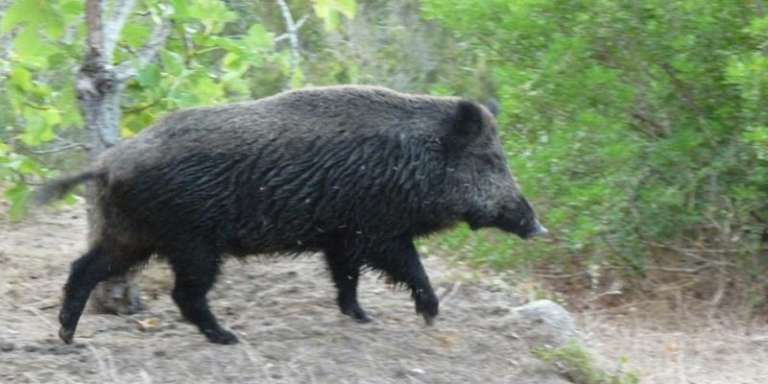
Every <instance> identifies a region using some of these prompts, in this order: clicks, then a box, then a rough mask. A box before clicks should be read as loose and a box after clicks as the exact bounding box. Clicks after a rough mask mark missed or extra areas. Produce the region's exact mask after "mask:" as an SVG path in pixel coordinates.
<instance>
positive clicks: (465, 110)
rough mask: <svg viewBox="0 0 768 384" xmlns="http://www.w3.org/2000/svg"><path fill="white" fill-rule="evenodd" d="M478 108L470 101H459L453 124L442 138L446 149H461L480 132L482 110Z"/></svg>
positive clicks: (481, 127)
mask: <svg viewBox="0 0 768 384" xmlns="http://www.w3.org/2000/svg"><path fill="white" fill-rule="evenodd" d="M480 108H481V107H480V106H479V105H477V104H475V103H473V102H471V101H464V100H462V101H460V102H459V104H458V106H457V107H456V112H455V115H454V118H453V124H452V125H451V127H450V128H449V130H448V133H447V134H446V135H445V138H444V139H443V142H444V143H445V147H446V149H448V150H449V151H456V150H461V149H463V148H464V147H466V146H467V145H468V144H469V143H471V142H472V140H474V139H475V138H476V137H477V136H478V135H479V134H480V131H481V130H482V129H483V112H482V110H481V109H480Z"/></svg>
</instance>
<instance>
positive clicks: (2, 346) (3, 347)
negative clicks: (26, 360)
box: [0, 342, 16, 352]
mask: <svg viewBox="0 0 768 384" xmlns="http://www.w3.org/2000/svg"><path fill="white" fill-rule="evenodd" d="M14 349H16V346H15V345H14V344H13V343H8V342H4V343H0V351H3V352H11V351H13V350H14Z"/></svg>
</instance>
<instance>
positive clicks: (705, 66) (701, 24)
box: [0, 0, 768, 308]
mask: <svg viewBox="0 0 768 384" xmlns="http://www.w3.org/2000/svg"><path fill="white" fill-rule="evenodd" d="M136 3H137V6H136V8H135V9H134V10H133V11H132V12H131V13H130V15H129V22H128V23H127V24H126V27H125V29H124V30H123V32H122V34H121V36H120V39H119V43H118V45H117V50H116V53H115V58H114V60H115V62H125V63H129V65H135V66H136V68H135V69H136V71H137V76H136V77H135V79H133V80H131V81H130V82H129V83H128V84H127V86H126V88H125V90H124V93H123V99H122V110H123V115H122V118H121V123H120V132H121V135H122V137H124V138H128V137H130V136H132V135H135V134H136V133H137V132H138V131H140V130H141V129H143V128H145V127H146V126H148V125H149V124H150V123H151V122H152V121H154V120H155V119H157V118H158V117H159V116H161V115H162V114H164V113H167V112H168V111H172V110H175V109H179V108H184V107H189V106H193V105H201V104H206V105H208V104H216V103H223V102H227V101H235V100H242V99H250V98H257V97H261V96H266V95H270V94H273V93H276V92H278V91H280V90H283V89H287V88H292V87H301V86H306V85H325V84H339V83H372V84H380V85H385V86H389V87H392V88H395V89H398V90H402V91H409V92H424V93H432V94H455V95H463V96H467V97H472V98H475V99H479V100H488V99H495V100H497V101H498V102H499V104H500V105H501V112H502V114H501V117H500V127H501V132H502V136H503V140H504V145H505V148H506V151H507V154H508V157H509V160H510V164H511V168H512V170H513V173H514V174H515V175H516V177H517V178H518V181H519V182H520V184H521V185H522V186H523V189H524V191H525V193H526V195H528V196H529V197H530V199H531V200H532V201H533V202H534V206H535V207H537V209H538V211H539V214H540V215H541V216H542V221H543V222H545V223H546V225H547V226H548V227H550V228H551V229H552V230H553V232H554V237H553V238H552V239H550V240H549V241H543V242H536V243H531V244H525V245H523V244H520V241H519V240H515V239H513V238H511V237H509V236H503V235H500V234H499V233H496V232H493V231H483V232H479V233H472V232H470V231H469V230H468V229H467V228H466V227H460V228H458V229H456V230H455V231H452V232H450V233H447V234H444V235H441V236H438V237H436V238H433V239H430V240H428V241H426V242H424V244H423V245H424V247H427V248H428V250H429V251H434V250H438V251H440V252H443V253H451V254H454V255H457V256H458V257H461V258H465V259H469V260H471V261H473V262H478V263H483V264H488V265H492V266H495V267H501V268H511V269H514V270H518V271H524V272H525V273H529V274H537V275H540V276H549V277H556V278H558V279H560V278H564V277H567V278H568V280H570V281H572V282H576V283H578V284H580V285H581V286H588V287H590V288H592V289H594V290H595V291H599V292H603V293H613V292H624V291H626V289H627V288H633V290H637V289H638V288H642V289H644V288H646V287H647V286H648V282H652V283H658V284H662V283H667V282H669V281H677V282H679V281H685V282H686V283H685V284H680V286H685V289H687V290H688V291H689V292H692V295H695V296H696V297H700V298H702V299H704V300H706V301H708V302H710V303H711V304H712V305H714V306H717V305H722V304H724V303H726V302H738V303H747V304H749V308H759V307H760V306H762V305H763V304H762V303H763V301H764V300H765V297H766V287H768V280H767V279H768V199H767V198H766V196H767V195H768V167H767V166H768V16H766V5H765V3H764V1H762V0H746V1H726V0H664V1H660V0H642V1H630V0H561V1H546V0H514V1H512V0H484V1H464V0H422V1H416V0H392V1H383V0H357V1H354V0H315V1H309V0H294V1H288V2H287V4H286V5H287V6H288V11H289V14H290V16H291V19H292V21H291V23H293V24H295V25H294V27H296V30H295V32H296V33H295V34H291V33H290V32H291V27H290V25H289V23H288V22H287V18H286V13H285V9H281V7H280V4H279V3H280V1H277V2H271V1H260V2H253V1H245V0H240V1H238V0H229V1H222V0H193V1H181V0H172V1H161V2H156V1H137V2H136ZM0 9H3V10H4V11H3V13H2V21H0V46H2V47H3V48H2V49H0V183H2V184H3V185H4V186H5V199H6V200H7V201H8V202H9V207H10V208H9V209H10V210H9V216H10V217H11V218H12V219H18V218H20V217H21V216H22V215H23V214H24V211H25V209H26V206H27V198H28V196H29V191H30V189H31V188H33V187H34V185H35V184H36V183H39V182H40V181H41V180H43V179H45V178H48V177H52V176H54V175H56V174H59V173H63V172H68V171H71V170H74V169H77V168H79V167H80V166H81V165H82V164H83V163H84V162H86V161H87V159H86V156H85V152H84V151H83V150H84V149H87V148H88V145H89V144H88V139H87V137H88V134H87V132H85V131H84V129H83V121H82V118H81V117H80V114H79V111H78V107H77V99H76V93H75V89H74V80H75V73H76V72H77V68H78V66H79V63H80V60H81V58H82V56H83V54H84V47H85V44H84V39H85V26H84V20H83V19H84V8H83V2H82V1H78V0H52V1H42V0H11V1H9V0H5V1H4V2H3V1H0ZM113 12H114V10H113ZM163 18H170V19H171V20H172V21H173V26H172V30H171V32H170V35H169V37H168V39H167V41H166V43H165V45H164V47H163V48H162V49H161V50H160V51H159V53H158V55H157V58H156V59H155V60H153V61H152V62H150V63H147V64H142V63H139V62H137V61H136V60H135V57H136V56H137V52H138V51H140V50H141V47H142V46H143V45H144V44H145V42H146V41H147V39H148V38H150V35H151V32H152V30H153V26H154V25H156V24H158V23H159V20H160V19H163ZM294 36H295V37H296V40H295V41H293V40H292V37H294ZM293 43H296V44H293ZM297 48H298V49H297ZM558 281H559V280H558ZM658 284H655V285H654V284H651V285H653V286H656V285H658ZM642 289H641V290H642Z"/></svg>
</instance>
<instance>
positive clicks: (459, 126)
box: [442, 101, 547, 239]
mask: <svg viewBox="0 0 768 384" xmlns="http://www.w3.org/2000/svg"><path fill="white" fill-rule="evenodd" d="M448 125H449V126H448V127H446V130H447V134H446V135H445V136H444V138H443V140H442V141H443V146H444V150H445V151H446V159H447V161H448V163H449V165H448V176H447V180H446V181H447V183H448V188H449V189H450V190H451V191H452V192H450V193H451V194H452V195H453V196H452V198H451V200H452V201H454V202H455V204H456V209H457V210H458V212H459V214H460V215H461V216H462V219H463V220H465V221H466V222H467V223H468V224H469V225H470V227H471V228H472V229H478V228H483V227H496V228H499V229H501V230H504V231H507V232H512V233H514V234H516V235H518V236H520V237H521V238H524V239H527V238H531V237H535V236H540V235H545V234H547V229H546V228H544V226H543V225H541V223H539V221H538V220H537V219H536V214H535V213H534V211H533V208H532V207H531V205H530V204H529V203H528V201H527V200H526V199H525V197H523V195H522V194H521V192H520V188H519V187H518V185H517V182H516V181H515V179H514V178H513V177H512V174H511V173H510V171H509V167H508V165H507V160H506V158H505V156H504V151H503V149H502V146H501V142H500V140H499V136H498V132H497V129H496V122H495V118H494V116H493V115H492V114H491V113H490V112H489V111H488V109H486V108H484V107H482V106H480V105H479V104H476V103H472V102H468V101H460V102H459V103H458V106H457V108H456V111H455V116H454V119H452V121H450V122H449V124H448Z"/></svg>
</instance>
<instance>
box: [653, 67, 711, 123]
mask: <svg viewBox="0 0 768 384" xmlns="http://www.w3.org/2000/svg"><path fill="white" fill-rule="evenodd" d="M661 69H662V70H663V71H664V73H666V74H667V76H669V78H670V80H672V85H673V86H674V87H675V88H677V90H678V91H679V92H680V94H681V96H682V98H683V100H684V101H685V103H686V105H688V109H690V110H692V111H693V112H695V113H696V114H697V115H698V116H699V118H701V119H704V117H705V116H704V110H703V109H702V108H701V106H700V105H699V103H698V102H697V101H696V98H695V97H694V96H693V93H692V92H691V91H690V89H689V88H688V85H687V84H685V82H684V81H682V80H680V78H679V77H677V74H676V73H675V70H674V69H673V68H672V66H671V65H669V64H667V63H661Z"/></svg>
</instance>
